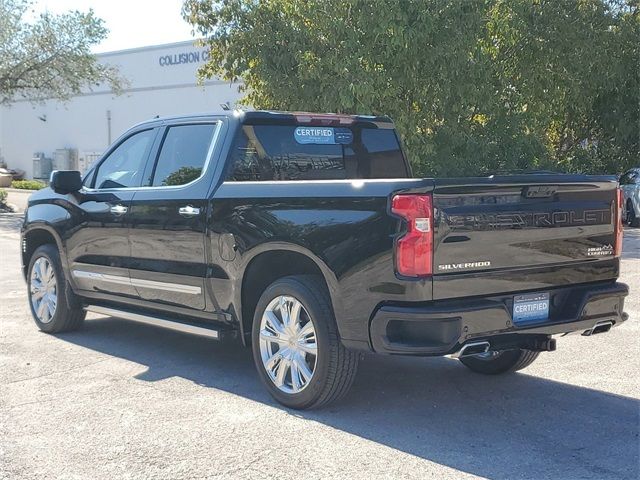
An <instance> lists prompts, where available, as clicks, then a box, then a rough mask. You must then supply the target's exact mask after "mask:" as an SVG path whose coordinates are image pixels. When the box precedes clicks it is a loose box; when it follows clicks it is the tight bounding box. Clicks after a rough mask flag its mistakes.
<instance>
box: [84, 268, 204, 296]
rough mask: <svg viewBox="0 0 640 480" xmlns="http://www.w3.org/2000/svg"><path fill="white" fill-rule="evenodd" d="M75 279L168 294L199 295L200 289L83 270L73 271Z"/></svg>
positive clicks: (192, 286)
mask: <svg viewBox="0 0 640 480" xmlns="http://www.w3.org/2000/svg"><path fill="white" fill-rule="evenodd" d="M72 273H73V276H74V277H76V278H88V279H91V280H95V281H99V282H109V283H119V284H121V285H132V286H134V287H140V288H153V289H156V290H166V291H168V292H177V293H188V294H191V295H200V294H201V293H202V288H200V287H197V286H194V285H182V284H180V283H167V282H156V281H154V280H143V279H141V278H129V277H124V276H120V275H109V274H106V273H97V272H87V271H85V270H73V271H72Z"/></svg>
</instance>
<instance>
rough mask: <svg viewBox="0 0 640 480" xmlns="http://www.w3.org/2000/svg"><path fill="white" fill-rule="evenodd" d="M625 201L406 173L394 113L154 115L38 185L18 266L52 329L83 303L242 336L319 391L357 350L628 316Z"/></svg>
mask: <svg viewBox="0 0 640 480" xmlns="http://www.w3.org/2000/svg"><path fill="white" fill-rule="evenodd" d="M621 206H622V202H621V195H620V190H619V189H618V185H617V182H616V179H615V178H614V177H608V176H582V175H559V174H528V175H504V176H489V177H482V178H449V179H439V178H438V179H434V178H411V170H410V168H409V163H408V161H407V159H406V157H405V155H404V154H403V151H402V149H401V146H400V142H399V140H398V137H397V135H396V132H395V130H394V128H393V123H392V122H391V120H390V119H389V118H387V117H371V116H345V115H333V114H309V113H279V112H267V111H256V112H246V113H242V112H225V113H222V114H212V115H198V116H183V117H175V118H158V119H154V120H151V121H149V122H145V123H142V124H140V125H137V126H135V127H133V128H132V129H130V130H129V131H127V132H126V133H125V134H124V135H123V136H122V137H120V138H119V139H118V140H117V141H116V142H115V143H114V144H113V146H111V147H110V148H109V149H108V151H107V152H106V153H105V154H104V155H103V157H102V158H101V159H100V160H99V161H98V162H96V164H95V165H94V166H93V167H92V168H91V170H90V171H88V172H87V173H86V175H84V177H81V176H80V174H79V173H78V172H73V171H57V172H54V173H53V174H52V176H51V186H50V188H47V189H44V190H41V191H39V192H37V193H35V194H33V195H32V196H31V198H30V200H29V206H28V210H27V212H26V217H25V221H24V226H23V229H22V238H21V241H22V265H23V270H24V275H25V279H26V280H27V283H28V293H29V305H30V307H31V312H32V314H33V317H34V319H35V322H36V324H37V326H38V328H40V329H41V330H43V331H45V332H49V333H56V332H62V331H67V330H72V329H75V328H78V327H80V326H81V324H82V322H83V320H84V317H85V313H86V312H87V311H89V312H96V313H99V314H103V315H112V316H116V317H121V318H125V319H129V320H133V321H138V322H143V323H148V324H153V325H157V326H162V327H169V328H174V329H178V330H182V331H185V332H190V333H194V334H199V335H205V336H209V337H213V338H217V339H223V338H224V337H228V338H233V337H235V338H239V339H240V340H241V342H242V343H243V344H244V345H246V346H251V347H252V348H253V355H254V358H255V364H256V367H257V370H258V372H259V375H260V378H261V380H262V381H263V383H264V384H265V386H266V387H267V389H268V390H269V392H270V393H271V394H272V395H273V396H274V397H275V398H276V399H277V400H278V401H279V402H281V403H283V404H284V405H286V406H288V407H292V408H311V407H319V406H322V405H325V404H327V403H328V402H331V401H333V400H336V399H337V398H339V397H341V396H342V395H344V394H345V393H346V392H347V390H348V389H349V387H350V385H351V383H352V381H353V378H354V375H355V373H356V367H357V364H358V359H359V355H360V353H359V352H377V353H383V354H397V355H431V356H436V355H451V356H453V357H456V358H459V359H460V361H461V362H462V363H463V364H464V365H466V366H467V367H469V368H470V369H471V370H474V371H476V372H481V373H486V374H498V373H504V372H509V371H515V370H519V369H522V368H524V367H526V366H527V365H529V364H530V363H531V362H533V361H534V360H535V358H536V357H537V356H538V355H539V353H540V352H543V351H552V350H554V349H555V346H556V343H555V338H553V337H554V336H562V335H565V334H568V333H573V332H577V333H580V334H582V335H593V334H597V333H602V332H606V331H608V330H609V329H610V328H611V327H612V326H617V325H619V324H621V323H622V322H623V321H625V320H626V319H627V314H626V313H624V312H623V305H624V297H625V296H626V295H627V294H628V289H627V286H626V285H624V284H621V283H616V279H617V277H618V274H619V266H620V259H619V257H620V250H621V247H622V224H621Z"/></svg>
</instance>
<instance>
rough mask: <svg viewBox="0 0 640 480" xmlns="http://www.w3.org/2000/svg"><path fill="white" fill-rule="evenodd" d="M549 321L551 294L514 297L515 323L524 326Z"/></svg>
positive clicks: (530, 294)
mask: <svg viewBox="0 0 640 480" xmlns="http://www.w3.org/2000/svg"><path fill="white" fill-rule="evenodd" d="M548 319H549V294H548V293H547V292H545V293H529V294H527V295H516V296H515V297H513V323H514V324H515V325H523V324H527V323H539V322H544V321H546V320H548Z"/></svg>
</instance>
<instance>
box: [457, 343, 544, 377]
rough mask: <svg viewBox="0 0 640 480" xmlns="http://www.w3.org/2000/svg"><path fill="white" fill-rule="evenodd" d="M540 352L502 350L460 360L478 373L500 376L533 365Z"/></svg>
mask: <svg viewBox="0 0 640 480" xmlns="http://www.w3.org/2000/svg"><path fill="white" fill-rule="evenodd" d="M538 355H540V352H533V351H531V350H523V349H516V350H500V351H493V352H487V354H484V353H483V354H480V355H470V356H468V357H462V358H460V361H461V362H462V364H463V365H464V366H465V367H467V368H469V369H470V370H473V371H474V372H476V373H483V374H485V375H499V374H501V373H508V372H516V371H518V370H522V369H523V368H526V367H528V366H529V365H531V364H532V363H533V362H534V360H535V359H536V358H538Z"/></svg>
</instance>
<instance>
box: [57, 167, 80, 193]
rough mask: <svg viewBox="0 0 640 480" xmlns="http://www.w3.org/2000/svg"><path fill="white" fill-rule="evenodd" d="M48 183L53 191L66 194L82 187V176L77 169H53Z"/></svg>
mask: <svg viewBox="0 0 640 480" xmlns="http://www.w3.org/2000/svg"><path fill="white" fill-rule="evenodd" d="M49 185H50V187H51V189H52V190H53V191H54V192H56V193H59V194H61V195H66V194H67V193H74V192H77V191H79V190H80V189H81V188H82V177H81V176H80V172H79V171H77V170H54V171H53V172H51V179H50V182H49Z"/></svg>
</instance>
